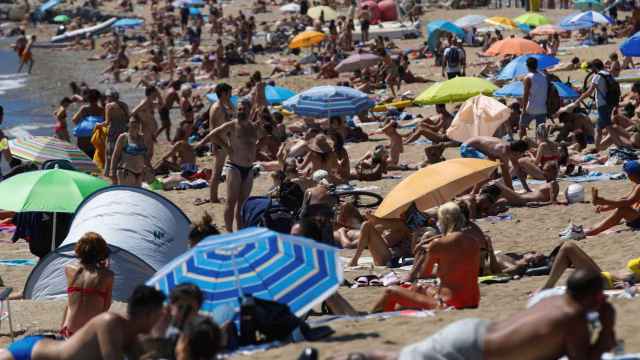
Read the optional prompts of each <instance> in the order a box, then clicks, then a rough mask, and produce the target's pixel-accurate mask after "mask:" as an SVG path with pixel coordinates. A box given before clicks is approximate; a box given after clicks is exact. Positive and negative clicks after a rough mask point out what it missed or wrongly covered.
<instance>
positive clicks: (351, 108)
mask: <svg viewBox="0 0 640 360" xmlns="http://www.w3.org/2000/svg"><path fill="white" fill-rule="evenodd" d="M374 105H375V103H374V101H373V100H371V99H370V98H369V96H368V95H367V94H365V93H363V92H361V91H359V90H356V89H353V88H350V87H345V86H316V87H314V88H311V89H309V90H306V91H303V92H301V93H300V94H298V95H296V96H294V97H292V98H290V99H288V100H287V101H285V102H284V103H283V104H282V106H283V107H284V108H285V109H287V110H289V111H292V112H294V113H296V114H298V115H300V116H307V117H313V118H328V117H331V116H349V115H356V114H358V113H360V112H362V111H365V110H368V109H369V108H371V107H373V106H374Z"/></svg>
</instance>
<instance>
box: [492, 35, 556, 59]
mask: <svg viewBox="0 0 640 360" xmlns="http://www.w3.org/2000/svg"><path fill="white" fill-rule="evenodd" d="M484 53H485V54H487V55H489V56H498V55H528V54H544V53H545V51H544V49H543V48H542V47H541V46H540V45H538V44H537V43H535V42H533V41H531V40H527V39H523V38H508V39H504V40H500V41H496V42H495V43H494V44H493V45H491V46H490V47H489V49H487V51H485V52H484Z"/></svg>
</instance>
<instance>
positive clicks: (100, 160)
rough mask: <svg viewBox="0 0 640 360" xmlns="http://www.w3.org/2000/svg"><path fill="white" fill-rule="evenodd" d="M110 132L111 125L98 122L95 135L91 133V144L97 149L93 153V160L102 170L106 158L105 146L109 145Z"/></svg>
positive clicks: (94, 130) (94, 131)
mask: <svg viewBox="0 0 640 360" xmlns="http://www.w3.org/2000/svg"><path fill="white" fill-rule="evenodd" d="M108 133H109V127H108V126H104V125H102V124H96V127H95V129H93V135H91V144H93V147H94V148H95V149H96V151H95V152H94V153H93V162H94V163H96V165H98V168H99V169H100V170H103V169H104V162H105V159H106V151H105V147H106V145H107V134H108Z"/></svg>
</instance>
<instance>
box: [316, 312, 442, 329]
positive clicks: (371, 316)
mask: <svg viewBox="0 0 640 360" xmlns="http://www.w3.org/2000/svg"><path fill="white" fill-rule="evenodd" d="M434 316H436V314H435V312H433V311H431V310H399V311H391V312H383V313H375V314H368V315H361V316H347V315H331V316H324V317H322V318H320V319H318V320H310V321H307V323H308V324H309V325H311V326H319V325H325V324H327V323H330V322H333V321H344V320H349V321H362V320H371V319H376V320H384V319H391V318H396V317H415V318H427V317H434Z"/></svg>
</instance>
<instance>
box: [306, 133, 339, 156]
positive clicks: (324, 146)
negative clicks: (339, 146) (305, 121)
mask: <svg viewBox="0 0 640 360" xmlns="http://www.w3.org/2000/svg"><path fill="white" fill-rule="evenodd" d="M308 146H309V150H311V151H313V152H317V153H320V154H328V153H330V152H332V151H333V146H331V144H330V143H329V140H328V139H327V136H326V135H324V134H319V135H316V137H314V138H313V139H311V141H309V145H308Z"/></svg>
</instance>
